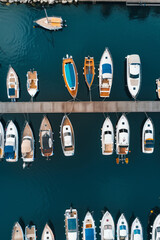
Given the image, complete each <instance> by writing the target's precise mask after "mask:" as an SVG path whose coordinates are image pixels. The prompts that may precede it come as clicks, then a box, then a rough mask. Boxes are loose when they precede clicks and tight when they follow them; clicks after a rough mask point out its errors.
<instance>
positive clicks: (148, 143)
mask: <svg viewBox="0 0 160 240" xmlns="http://www.w3.org/2000/svg"><path fill="white" fill-rule="evenodd" d="M144 145H145V148H154V140H153V139H147V140H146V141H145V143H144Z"/></svg>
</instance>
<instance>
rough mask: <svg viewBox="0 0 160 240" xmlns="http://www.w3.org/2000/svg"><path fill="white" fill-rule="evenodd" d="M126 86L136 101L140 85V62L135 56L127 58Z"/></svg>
mask: <svg viewBox="0 0 160 240" xmlns="http://www.w3.org/2000/svg"><path fill="white" fill-rule="evenodd" d="M126 58H127V86H128V90H129V92H130V94H131V96H132V97H133V98H134V99H136V97H137V95H138V93H139V90H140V85H141V61H140V57H139V55H137V54H132V55H128V56H127V57H126Z"/></svg>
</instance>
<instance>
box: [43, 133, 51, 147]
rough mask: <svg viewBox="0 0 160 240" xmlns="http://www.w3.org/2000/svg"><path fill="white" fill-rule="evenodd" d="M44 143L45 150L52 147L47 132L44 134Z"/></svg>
mask: <svg viewBox="0 0 160 240" xmlns="http://www.w3.org/2000/svg"><path fill="white" fill-rule="evenodd" d="M42 145H43V149H44V150H47V149H49V148H52V143H51V139H50V136H49V134H48V133H47V132H46V133H45V134H44V135H43V136H42Z"/></svg>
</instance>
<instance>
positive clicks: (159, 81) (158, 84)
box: [156, 78, 160, 99]
mask: <svg viewBox="0 0 160 240" xmlns="http://www.w3.org/2000/svg"><path fill="white" fill-rule="evenodd" d="M156 84H157V89H156V92H157V95H158V98H159V99H160V78H159V79H156Z"/></svg>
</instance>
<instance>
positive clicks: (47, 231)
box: [41, 224, 55, 240]
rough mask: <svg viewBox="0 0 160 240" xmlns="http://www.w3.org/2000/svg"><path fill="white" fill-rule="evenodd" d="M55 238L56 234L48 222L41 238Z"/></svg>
mask: <svg viewBox="0 0 160 240" xmlns="http://www.w3.org/2000/svg"><path fill="white" fill-rule="evenodd" d="M48 239H49V240H54V239H55V238H54V234H53V232H52V230H51V228H50V227H49V226H48V224H46V225H45V227H44V230H43V233H42V237H41V240H48Z"/></svg>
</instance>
